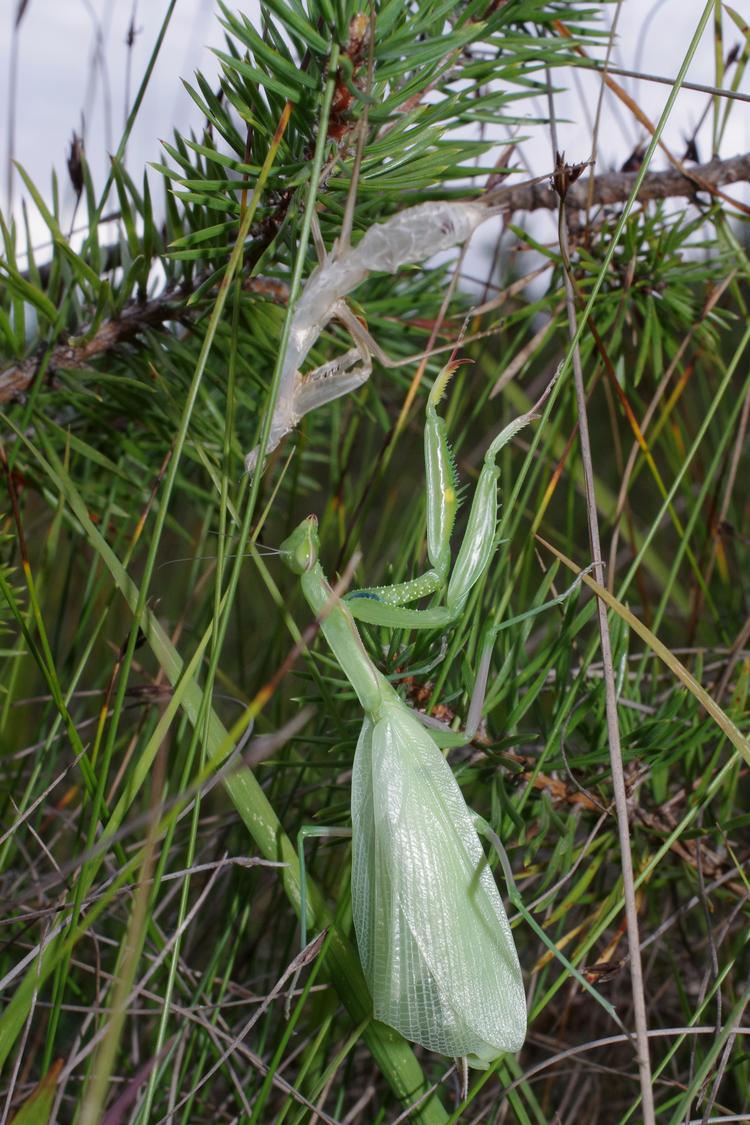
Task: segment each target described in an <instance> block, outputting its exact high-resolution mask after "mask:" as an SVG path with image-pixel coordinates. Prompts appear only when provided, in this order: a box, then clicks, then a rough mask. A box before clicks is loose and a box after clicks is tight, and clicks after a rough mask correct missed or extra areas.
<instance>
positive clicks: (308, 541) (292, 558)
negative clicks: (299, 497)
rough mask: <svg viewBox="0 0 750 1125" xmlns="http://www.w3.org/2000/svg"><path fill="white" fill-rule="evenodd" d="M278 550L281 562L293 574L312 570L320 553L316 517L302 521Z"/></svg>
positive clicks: (309, 517)
mask: <svg viewBox="0 0 750 1125" xmlns="http://www.w3.org/2000/svg"><path fill="white" fill-rule="evenodd" d="M279 550H280V552H281V557H282V559H283V561H284V562H285V563H286V565H287V566H288V567H289V569H290V570H291V571H293V572H294V573H295V574H304V573H305V571H307V570H312V568H313V567H314V566H315V564H316V562H317V561H318V554H319V551H320V541H319V539H318V519H317V516H308V517H307V519H306V520H303V521H302V523H301V524H300V525H299V527H297V528H295V530H294V531H293V532H292V534H291V535H290V536H289V538H288V539H285V540H284V542H283V543H282V544H281V547H280V548H279Z"/></svg>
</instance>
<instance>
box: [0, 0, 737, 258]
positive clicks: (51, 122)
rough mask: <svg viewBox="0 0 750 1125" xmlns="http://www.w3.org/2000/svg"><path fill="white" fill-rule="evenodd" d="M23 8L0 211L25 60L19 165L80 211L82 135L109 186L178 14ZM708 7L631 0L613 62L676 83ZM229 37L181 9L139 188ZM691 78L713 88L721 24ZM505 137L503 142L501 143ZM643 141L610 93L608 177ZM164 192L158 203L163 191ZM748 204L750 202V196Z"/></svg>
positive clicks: (681, 119)
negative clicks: (131, 32)
mask: <svg viewBox="0 0 750 1125" xmlns="http://www.w3.org/2000/svg"><path fill="white" fill-rule="evenodd" d="M229 2H230V6H232V7H234V8H244V10H245V11H246V12H248V14H250V15H251V16H252V15H253V14H254V13H257V3H256V0H244V3H243V0H229ZM18 3H19V0H0V90H1V95H0V207H2V209H3V211H4V212H5V211H7V206H8V148H9V121H8V112H9V101H8V92H9V88H10V82H11V76H12V69H13V68H12V65H11V59H12V56H13V55H14V52H15V63H16V66H17V93H16V112H15V138H14V142H13V143H14V155H15V158H16V159H17V160H18V161H20V162H21V163H22V164H23V165H24V167H25V168H26V169H27V171H28V172H29V174H30V175H31V177H32V179H33V180H34V181H35V182H36V184H37V185H38V186H39V188H40V189H41V191H42V194H43V195H44V196H45V197H48V196H49V192H50V187H49V185H50V176H51V171H52V169H53V168H56V169H57V172H58V176H59V180H60V184H61V187H62V190H63V200H64V202H65V204H66V208H67V210H68V212H69V210H70V207H71V206H72V203H73V190H72V188H71V186H70V183H69V180H68V175H67V171H66V167H65V160H66V155H67V147H68V144H69V141H70V138H71V135H72V133H73V130H74V129H76V130H78V131H80V128H81V115H82V113H83V114H84V115H85V123H86V148H87V154H88V158H89V161H90V163H91V165H92V168H93V173H94V177H95V183H96V185H97V186H99V187H101V185H102V183H103V181H104V176H105V175H106V170H107V153H108V152H110V151H114V149H115V148H116V146H117V143H118V141H119V136H120V132H121V129H122V125H123V121H124V117H125V112H126V105H127V104H128V101H127V93H126V91H127V89H128V71H127V67H128V56H129V54H130V67H131V73H130V78H129V89H130V95H129V96H130V101H132V98H133V97H134V95H135V91H136V90H137V88H138V85H139V82H140V80H141V77H142V74H143V70H144V68H145V66H146V63H147V61H148V58H149V55H150V53H151V50H152V48H153V44H154V41H155V39H156V37H157V35H158V32H159V27H160V24H161V22H162V19H163V17H164V15H165V13H166V11H167V8H168V4H167V0H27V8H26V12H25V15H24V18H23V20H22V22H21V25H20V28H19V32H18V36H17V38H15V39H14V36H13V23H14V18H15V13H16V10H17V7H18ZM734 6H735V7H736V8H737V9H738V10H739V11H744V13H745V15H746V16H748V17H750V3H749V2H748V0H734ZM703 7H704V3H703V2H702V0H624V3H623V4H622V10H621V14H620V20H619V25H618V46H617V50H616V52H615V56H614V58H613V61H614V62H616V63H618V64H619V65H621V66H625V67H628V68H631V69H640V70H642V71H646V72H650V73H656V74H660V75H665V76H673V75H674V74H676V73H677V70H678V68H679V65H680V62H681V60H682V58H683V56H684V53H685V50H686V48H687V46H688V44H689V42H690V39H691V37H692V34H693V29H694V27H695V25H696V23H697V20H698V18H699V16H700V13H701V11H702V10H703ZM604 12H605V18H606V19H608V20H611V19H612V18H613V17H614V13H615V5H614V4H612V5H610V6H608V7H605V9H604ZM131 19H133V22H134V25H135V28H136V31H137V37H136V40H135V48H134V50H133V51H132V52H130V53H129V52H128V51H127V50H126V47H125V40H126V36H127V31H128V27H129V25H130V23H131ZM724 20H725V36H726V40H725V42H726V44H727V47H728V46H730V45H732V44H734V43H738V42H739V40H740V35H739V32H738V31H737V29H736V27H735V25H734V24H733V23H732V22H731V21H730V19H729V17H728V16H725V17H724ZM222 35H223V32H222V29H221V27H220V25H219V22H218V19H217V9H216V5H215V3H214V0H178V2H177V5H176V9H175V12H174V15H173V17H172V21H171V23H170V26H169V29H168V31H167V36H166V40H165V43H164V46H163V48H162V53H161V55H160V58H159V60H158V62H157V66H156V70H155V73H154V75H153V76H152V79H151V83H150V86H149V90H148V93H147V96H146V100H145V104H144V106H143V108H142V109H141V112H140V115H139V118H138V121H137V124H136V127H135V130H134V133H133V136H132V138H131V141H130V144H129V147H128V153H127V165H128V168H129V171H130V173H131V175H133V176H134V178H135V179H136V182H138V180H139V179H140V176H141V175H142V169H143V167H144V165H145V163H146V162H147V161H148V160H160V159H162V154H161V151H160V146H159V140H160V138H166V139H170V138H171V134H172V130H173V129H174V128H177V129H179V130H180V131H182V132H186V131H187V129H188V128H189V125H190V122H191V121H194V122H195V121H197V120H198V115H197V109H196V108H195V106H194V105H193V103H192V101H191V100H190V98H189V96H188V94H187V93H186V91H185V90H184V88H183V86H182V83H181V81H180V79H181V78H182V77H184V78H187V79H188V80H192V79H193V75H194V72H195V70H196V69H198V68H200V69H201V70H202V71H203V72H204V74H206V76H207V77H209V79H210V80H212V81H213V79H214V77H215V76H216V75H217V73H218V64H217V61H216V60H215V58H214V57H213V56H212V54H211V52H210V47H211V46H217V45H220V44H221V42H222ZM92 60H94V61H93V63H92ZM688 78H690V79H692V80H693V81H697V82H704V83H709V84H710V83H712V82H713V79H714V63H713V41H712V25H711V24H709V26H708V28H707V29H706V32H705V35H704V40H703V43H702V44H701V48H700V49H699V53H698V55H697V56H696V59H695V60H694V62H693V64H692V66H691V68H690V71H689V74H688ZM568 80H569V79H568ZM555 81H556V82H558V83H562V82H563V75H562V73H561V72H555ZM576 81H577V82H578V83H579V85H578V86H577V87H576V85H571V86H570V88H569V89H568V91H567V92H565V93H562V94H560V95H557V96H556V107H557V111H558V114H559V115H560V116H561V117H564V116H565V117H568V118H569V119H570V121H571V122H572V124H568V125H562V126H561V127H560V139H561V142H562V147H564V148H565V150H566V154H567V156H568V159H569V160H572V161H574V160H582V159H585V158H586V157H587V156H588V155H589V145H590V140H589V138H590V135H591V128H590V120H591V114H592V113H593V109H594V107H595V104H596V99H597V95H598V89H599V81H598V80H597V79H596V78H595V77H594V76H584V75H581V76H580V79H576ZM618 81H619V82H620V83H621V84H622V85H623V86H624V87H625V89H627V90H628V92H629V93H631V94H632V95H633V96H634V97H635V98H636V100H637V101H638V102H639V104H640V105H641V106H642V108H643V109H644V110H645V111H646V112H647V113H648V114H649V115H650V117H651V118H652V120H654V121H655V120H656V119H657V117H658V115H659V112H660V110H661V108H662V106H663V105H664V102H665V100H666V98H667V96H668V93H669V89H668V87H666V86H659V85H654V84H652V83H646V82H636V81H634V80H632V79H628V78H619V79H618ZM742 88H743V90H744V91H745V92H747V91H748V89H750V83H748V80H747V78H746V79H745V81H744V83H743V87H742ZM706 102H707V97H706V95H704V94H700V93H695V92H691V91H688V90H685V91H683V92H681V94H680V96H679V99H678V103H677V106H676V110H675V112H674V114H673V117H672V119H671V120H670V122H669V124H668V125H667V130H666V133H665V139H666V141H667V143H668V144H669V146H670V147H671V148H672V149H673V151H674V152H675V153H676V154H677V155H678V156H681V155H682V154H683V152H684V137H685V136H686V135H687V134H688V133H689V132H691V131H692V129H693V128H694V126H695V123H696V122H697V121H698V119H699V117H700V115H701V113H702V112H703V110H704V108H705V105H706ZM535 109H536V111H537V112H539V113H542V112H544V111H545V110H546V106H544V105H542V104H541V103H540V104H539V105H537V106H536V107H534V106H533V105H531V104H530V105H529V112H532V113H533V112H534V110H535ZM587 115H588V116H587ZM534 128H535V131H536V132H537V134H538V138H537V140H535V141H534V142H531V143H529V144H528V145H527V146H525V148H524V156H525V157H526V159H527V161H528V163H529V164H530V166H531V170H532V172H533V173H534V174H541V173H543V172H545V171H547V169H548V168H549V167H550V160H551V158H550V148H549V135H548V133H546V132H543V131H542V130H541V129H539V128H536V127H534ZM709 128H710V115H709V119H708V122H707V124H706V126H705V127H704V129H703V131H702V133H701V134H700V135H699V142H698V147H699V152H700V156H701V159H708V158H709V157H710V152H709V137H710V134H709V131H708V130H709ZM502 135H503V134H502V133H500V132H499V133H498V137H499V138H500V137H502ZM644 137H645V133H644V131H643V129H642V128H641V127H640V126H639V125H638V124H637V122H636V121H635V120H634V118H633V117H632V116H631V115H630V114H629V112H628V111H627V110H626V109H625V108H624V107H623V106H621V105H620V104H619V103H617V101H616V100H615V99H614V97H613V96H612V95H611V94H609V93H608V94H607V95H606V100H605V114H604V118H603V127H602V129H601V131H600V140H599V145H600V150H599V158H598V162H597V170H598V171H604V170H606V169H607V168H610V167H619V165H620V164H621V163H622V161H623V160H624V159H625V157H626V156H627V155H628V153H629V152H630V151H631V149H632V148H633V146H634V145H635V143H637V142H638V141H639V140H642V139H644ZM749 148H750V106H748V104H747V103H736V105H735V109H734V111H733V114H732V117H731V119H730V126H729V130H728V132H727V135H726V138H725V140H724V144H723V146H722V155H724V156H729V155H733V154H735V153H739V152H746V151H748V149H749ZM652 166H653V167H654V168H659V167H664V166H665V159H664V157H663V156H662V155H661V154H659V155H658V156H657V159H656V161H655V163H654V164H653V165H652ZM155 187H156V195H155V198H157V199H158V197H159V196H160V194H161V192H160V187H159V185H155ZM733 190H735V191H736V190H737V189H733ZM22 194H23V188H22V185H21V183H20V181H19V180H18V177H17V176H16V177H15V179H14V186H13V205H14V206H13V210H14V212H15V213H16V214H17V213H18V203H19V200H20V198H21V196H22ZM743 198H747V194H746V193H745V194H744V195H743ZM34 230H35V232H36V231H37V230H38V231H39V236H40V238H41V237H43V230H44V228H43V226H41V224H36V223H35V225H34Z"/></svg>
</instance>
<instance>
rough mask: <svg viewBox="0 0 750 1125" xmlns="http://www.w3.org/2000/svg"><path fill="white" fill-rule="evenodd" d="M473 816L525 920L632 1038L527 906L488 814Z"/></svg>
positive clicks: (515, 905) (509, 896)
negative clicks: (486, 818) (495, 857)
mask: <svg viewBox="0 0 750 1125" xmlns="http://www.w3.org/2000/svg"><path fill="white" fill-rule="evenodd" d="M473 817H474V826H475V828H476V830H477V832H478V833H479V834H480V836H484V837H485V838H486V839H487V840H488V841H489V843H490V844H491V845H492V849H493V851H494V852H495V854H496V856H497V858H498V860H499V861H500V866H501V867H502V869H503V876H504V878H505V884H506V887H507V889H508V899H509V901H510V902H511V903H512V904H513V906H514V907H515V909H516V910H517V911H518V913H519V914H520V915H521V917H522V918H523V920H524V921H525V922H526V923H527V925H528V926H530V927H531V929H532V930H533V931H534V933H535V934H536V936H537V937H538V938H539V940H540V941H541V942H542V943H543V944H544V946H545V947H546V948H547V949H548V950H549V951H550V953H551V954H552V956H553V957H555V958H556V960H558V961H559V962H560V963H561V964H562V965H563V966H564V968H565V969H567V971H568V972H569V973H570V975H571V976H572V977H573V978H574V979H575V980H576V981H577V982H578V984H580V986H581V988H583V989H585V990H586V992H588V993H589V995H591V996H593V998H594V999H595V1000H596V1002H597V1004H599V1005H600V1006H601V1007H602V1008H603V1009H604V1011H605V1012H606V1013H607V1015H608V1016H609V1017H610V1019H612V1020H613V1021H614V1022H615V1023H616V1024H617V1026H618V1027H619V1028H620V1029H621V1030H622V1031H623V1032H624V1033H625V1035H626V1036H627V1037H628V1039H632V1036H631V1033H630V1032H629V1031H628V1029H627V1028H626V1027H625V1025H624V1023H623V1022H622V1020H621V1019H620V1017H619V1016H618V1014H617V1012H616V1011H615V1009H614V1006H613V1005H612V1004H610V1002H609V1000H605V998H604V997H603V996H602V994H601V993H600V992H598V991H597V989H596V988H594V986H593V984H591V983H590V982H589V981H588V980H586V977H585V976H584V975H583V974H582V973H581V972H579V970H578V969H576V968H575V966H574V965H572V964H571V962H570V961H569V960H568V958H567V957H566V956H565V954H564V953H563V952H562V950H561V949H559V948H558V946H557V945H555V943H554V942H553V941H552V940H551V939H550V938H549V937H548V936H547V934H546V933H545V932H544V930H543V929H542V927H541V926H540V925H539V923H538V922H537V920H536V919H535V918H534V916H533V915H532V914H531V912H530V911H529V910H527V908H526V907H525V906H524V904H523V899H522V898H521V894H520V892H519V890H518V887H517V886H516V881H515V879H514V878H513V871H512V870H511V866H510V861H509V859H508V855H507V852H506V851H505V848H504V847H503V844H502V841H501V839H500V837H499V836H498V835H497V833H496V832H495V831H494V829H492V828H491V827H490V825H489V824H488V823H487V821H486V820H485V819H484V817H481V816H479V814H478V813H474V814H473Z"/></svg>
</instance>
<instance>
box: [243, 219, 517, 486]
mask: <svg viewBox="0 0 750 1125" xmlns="http://www.w3.org/2000/svg"><path fill="white" fill-rule="evenodd" d="M499 210H500V208H499V207H492V206H491V205H489V204H487V203H484V202H472V201H466V200H456V201H448V200H446V201H441V202H435V203H420V204H418V205H417V206H415V207H407V208H406V209H405V210H403V211H399V212H397V213H396V214H395V215H392V216H391V217H390V218H389V219H387V220H386V221H385V222H384V223H375V224H373V226H371V227H370V229H369V230H368V231H367V232H366V233H365V235H364V237H363V238H362V239H360V241H359V242H358V243H357V245H356V246H351V245H349V239H348V227H346V226H345V227H344V228H343V229H342V233H341V237H340V239H339V240H338V241H337V242H336V243H335V244H334V247H333V249H332V250H331V252H330V254H327V255H326V256H325V257H324V258H323V260H322V261H321V262H320V263H319V265H318V266H317V267H316V268H315V269H314V270H313V272H312V273H311V274H310V276H309V278H308V279H307V281H306V283H305V286H304V289H303V291H302V295H301V297H300V299H299V301H298V302H297V304H296V306H295V308H294V312H293V314H292V323H291V328H290V333H289V345H288V347H287V351H286V355H285V356H284V361H283V366H282V370H281V378H280V383H279V391H278V396H277V399H276V406H275V409H274V413H273V419H272V421H271V429H270V433H269V438H268V445H267V447H266V453H270V452H271V451H272V450H274V449H275V448H276V446H277V445H278V444H279V442H280V441H281V439H282V438H283V437H284V436H285V435H286V434H288V433H289V432H290V431H291V430H293V429H294V428H295V426H296V425H297V423H298V422H299V421H300V419H301V418H302V417H304V415H305V414H307V413H308V412H309V411H310V410H315V409H317V407H319V406H323V405H324V404H325V403H327V402H332V401H333V399H336V398H340V397H341V395H345V394H349V392H350V391H353V390H356V388H357V387H360V386H362V384H363V383H364V382H366V380H367V379H368V378H369V376H370V372H371V370H372V356H373V355H375V356H377V358H378V359H379V360H380V361H381V362H382V363H384V364H386V365H392V362H393V361H391V360H389V359H388V357H387V356H386V355H384V354H383V352H382V351H381V349H380V348H379V347H378V345H377V343H376V342H375V341H374V340H373V338H372V337H371V336H370V334H369V333H368V332H367V330H366V329H365V328H364V326H363V325H362V324H361V323H360V321H359V320H358V319H357V318H356V317H355V315H354V314H353V313H352V312H351V310H350V309H349V306H348V305H347V304H346V301H345V300H344V298H345V297H346V295H347V294H348V293H351V292H352V291H353V290H354V289H356V288H357V286H358V285H360V284H361V283H362V282H363V281H364V280H365V278H366V277H367V275H368V274H369V273H373V272H375V271H381V272H384V273H397V272H398V270H400V269H401V267H402V266H405V265H407V264H408V263H410V262H421V261H424V260H425V258H428V257H431V256H432V255H434V254H438V253H439V252H440V251H442V250H449V249H450V248H451V247H452V246H456V245H459V244H460V243H464V242H466V241H467V239H468V238H470V236H471V235H472V234H473V232H474V231H475V230H476V228H477V227H478V226H479V225H480V224H481V223H483V222H484V221H485V219H487V218H489V216H490V215H493V214H497V213H498V212H499ZM334 319H335V320H338V321H340V322H341V323H342V324H343V325H344V327H345V328H346V329H347V330H348V332H349V333H350V335H351V337H352V339H353V340H354V344H355V347H354V348H350V349H349V351H346V352H344V354H343V355H341V356H338V357H337V358H336V359H333V360H330V361H329V362H328V363H324V364H322V365H321V366H320V367H317V368H315V369H314V370H313V371H310V372H308V373H307V374H304V375H303V374H302V372H301V370H300V369H301V367H302V364H303V363H304V362H305V359H306V358H307V355H308V353H309V351H310V349H311V348H312V347H313V345H314V344H315V342H316V340H317V339H318V337H319V336H320V334H321V332H322V331H323V329H324V328H325V326H326V325H327V324H328V323H329V321H331V320H334ZM257 459H258V451H257V449H254V450H252V452H250V453H248V455H247V457H246V458H245V468H246V470H247V471H248V472H252V471H253V469H254V468H255V466H256V463H257Z"/></svg>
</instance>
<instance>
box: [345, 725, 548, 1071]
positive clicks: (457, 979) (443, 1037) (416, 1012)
mask: <svg viewBox="0 0 750 1125" xmlns="http://www.w3.org/2000/svg"><path fill="white" fill-rule="evenodd" d="M352 828H353V853H354V854H353V868H352V908H353V913H354V925H355V928H356V931H357V942H358V945H359V952H360V958H361V960H362V965H363V968H364V971H365V976H366V978H367V981H368V984H369V987H370V991H371V993H372V997H373V1005H374V1012H375V1016H376V1018H377V1019H380V1020H382V1021H383V1022H384V1023H387V1024H390V1025H391V1026H392V1027H395V1028H396V1030H397V1031H400V1032H401V1034H402V1035H403V1036H404V1037H405V1038H406V1039H410V1040H412V1041H413V1042H416V1043H421V1044H422V1045H423V1046H425V1047H428V1048H429V1049H430V1050H433V1051H438V1052H440V1053H441V1054H445V1055H451V1056H454V1057H461V1056H465V1057H466V1058H467V1059H468V1061H469V1063H470V1065H472V1066H475V1067H479V1068H486V1067H487V1066H489V1064H490V1063H491V1062H492V1061H493V1060H494V1059H496V1058H497V1057H498V1056H499V1055H501V1054H503V1053H504V1052H506V1051H518V1050H519V1049H520V1048H521V1046H522V1044H523V1041H524V1038H525V1036H526V998H525V995H524V988H523V980H522V977H521V970H520V966H519V964H518V957H517V954H516V950H515V946H514V944H513V937H512V935H511V931H510V926H509V924H508V919H507V917H506V914H505V910H504V909H503V904H502V901H501V899H500V895H499V893H498V890H497V887H496V885H495V881H494V879H493V876H492V872H491V871H490V869H489V867H488V865H487V861H486V858H485V855H484V852H483V850H482V845H481V843H480V841H479V837H478V835H477V832H476V829H475V827H474V822H473V819H472V816H471V813H470V812H469V810H468V808H467V806H466V802H465V801H464V799H463V796H462V794H461V790H460V789H459V787H458V784H457V782H456V780H455V778H454V776H453V773H452V771H451V769H450V766H449V765H448V763H447V762H446V761H445V759H444V757H443V755H442V754H441V753H440V750H439V749H438V747H437V746H436V744H435V743H434V742H433V740H432V739H431V738H430V736H429V734H428V733H427V731H426V730H425V729H424V727H422V725H421V724H420V723H419V721H418V720H417V719H416V718H415V717H414V716H412V715H411V713H410V712H409V711H408V709H407V708H405V707H404V706H403V705H401V704H400V703H386V704H384V705H383V706H382V708H381V710H380V717H379V718H378V721H377V722H373V721H372V720H371V719H369V718H368V719H365V723H364V725H363V728H362V733H361V735H360V739H359V743H358V745H357V753H356V756H355V760H354V772H353V777H352Z"/></svg>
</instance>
